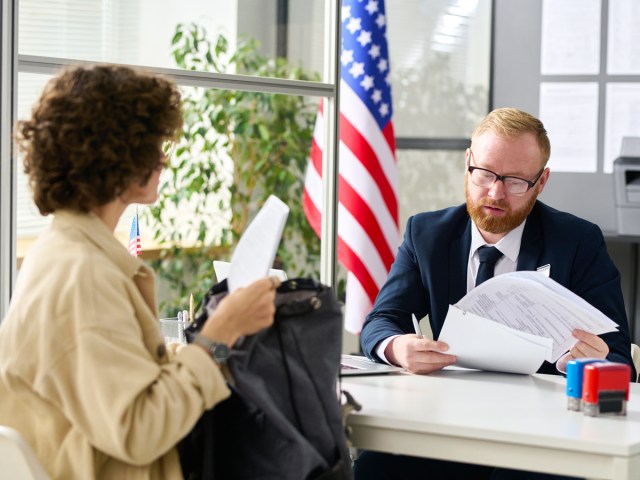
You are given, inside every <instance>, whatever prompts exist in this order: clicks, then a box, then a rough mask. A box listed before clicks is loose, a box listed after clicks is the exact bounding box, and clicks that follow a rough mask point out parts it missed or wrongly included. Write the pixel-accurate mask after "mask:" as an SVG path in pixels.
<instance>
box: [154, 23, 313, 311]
mask: <svg viewBox="0 0 640 480" xmlns="http://www.w3.org/2000/svg"><path fill="white" fill-rule="evenodd" d="M172 53H173V57H174V59H175V61H176V64H177V65H178V66H179V67H180V68H184V69H188V70H198V71H211V72H220V73H247V74H251V75H256V76H264V77H277V78H290V79H300V80H317V79H318V77H317V75H311V74H308V73H306V72H305V71H304V70H303V69H302V68H300V67H298V66H294V65H290V64H289V63H288V62H287V61H286V60H285V59H282V58H276V59H271V58H267V57H265V56H264V55H262V54H261V53H260V51H259V45H258V43H257V42H256V41H255V40H252V39H244V38H241V39H239V40H238V43H237V46H236V48H235V50H234V51H230V49H229V42H228V41H227V39H226V38H225V37H224V36H222V35H220V36H218V37H217V39H215V41H211V40H210V39H209V38H208V37H207V32H206V31H205V30H204V29H203V28H202V27H200V26H198V25H196V24H188V25H182V24H180V25H178V26H177V27H176V32H175V35H174V37H173V40H172ZM183 101H184V112H185V124H184V129H183V132H182V137H181V138H180V140H179V142H178V144H177V146H176V148H175V151H174V153H173V155H172V158H171V159H170V162H169V166H168V168H167V171H166V172H165V174H164V175H163V177H162V179H161V184H160V188H159V198H158V202H157V203H156V204H155V205H154V206H153V207H151V208H150V209H148V210H147V211H146V216H147V220H148V222H149V224H150V225H151V228H152V230H153V236H154V239H155V241H156V242H158V243H159V244H160V245H162V249H161V251H160V254H159V258H158V259H157V260H154V261H153V267H154V268H155V271H156V272H157V274H158V276H159V278H160V280H161V282H162V283H163V284H164V285H165V286H166V287H167V288H168V290H169V292H170V294H169V296H168V298H167V299H165V300H164V301H162V302H161V310H162V314H163V315H173V314H174V313H175V311H176V310H178V309H182V308H184V306H185V305H187V303H188V299H189V295H190V293H192V292H196V296H197V293H200V294H202V293H203V292H204V291H206V289H208V288H209V287H210V286H211V284H212V283H213V278H214V277H213V267H212V260H214V259H228V258H229V257H230V255H231V252H232V250H233V246H234V244H235V242H236V241H237V240H238V238H239V236H240V235H241V234H242V232H243V231H244V229H245V227H246V225H247V224H248V222H249V221H250V220H251V218H252V216H253V215H254V214H255V213H257V211H258V209H259V208H260V206H261V205H262V203H263V202H264V201H265V200H266V198H267V197H268V196H269V195H270V194H274V195H276V196H278V197H279V198H280V199H281V200H283V201H284V202H285V203H287V204H288V205H289V207H290V209H291V210H290V213H289V217H288V221H287V225H286V227H285V232H284V234H283V241H282V243H281V246H280V249H279V250H278V255H277V261H278V263H279V267H281V268H284V269H285V270H286V271H287V273H288V274H289V275H290V276H298V275H311V276H317V269H318V265H319V250H320V242H319V239H318V238H317V236H316V235H315V233H314V232H313V230H312V229H311V227H310V226H309V224H308V223H307V220H306V218H305V216H304V212H303V209H302V193H303V188H304V173H305V169H306V165H307V157H308V154H309V150H310V147H311V139H312V135H313V126H314V121H315V115H316V111H317V102H316V101H309V99H307V98H304V97H299V96H291V95H276V94H268V93H256V92H243V91H234V90H218V89H202V88H199V89H196V88H185V89H183Z"/></svg>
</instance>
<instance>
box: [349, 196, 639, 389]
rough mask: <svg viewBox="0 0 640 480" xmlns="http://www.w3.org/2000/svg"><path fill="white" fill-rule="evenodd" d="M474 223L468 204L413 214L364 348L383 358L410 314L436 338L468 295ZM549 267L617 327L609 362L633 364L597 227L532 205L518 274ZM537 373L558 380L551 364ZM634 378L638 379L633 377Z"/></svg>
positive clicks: (408, 326) (610, 338)
mask: <svg viewBox="0 0 640 480" xmlns="http://www.w3.org/2000/svg"><path fill="white" fill-rule="evenodd" d="M470 248H471V219H470V217H469V215H468V213H467V209H466V205H460V206H458V207H451V208H447V209H445V210H439V211H436V212H425V213H420V214H418V215H415V216H413V217H411V218H410V219H409V221H408V222H407V228H406V232H405V236H404V241H403V243H402V245H401V246H400V249H399V250H398V255H397V257H396V260H395V262H394V263H393V266H392V267H391V271H390V273H389V278H388V280H387V282H386V283H385V284H384V286H383V287H382V289H381V290H380V293H379V294H378V297H377V298H376V301H375V303H374V305H373V309H372V311H371V312H370V313H369V315H367V319H366V321H365V324H364V326H363V328H362V332H361V334H360V343H361V345H362V349H363V351H364V353H365V355H367V356H368V357H369V358H372V359H374V360H380V359H379V358H378V357H377V355H376V353H375V347H376V345H377V344H378V343H379V342H381V341H382V340H384V339H385V338H387V337H390V336H392V335H402V334H405V333H413V332H414V330H413V324H412V322H411V313H415V314H416V317H418V318H422V317H424V316H425V315H427V314H429V321H430V323H431V329H432V331H433V336H434V338H435V339H437V338H438V336H439V335H440V331H441V330H442V325H443V324H444V320H445V317H446V316H447V311H448V309H449V305H450V304H451V305H453V304H455V303H456V302H458V300H460V299H461V298H462V297H463V296H464V295H465V294H466V292H467V268H468V261H469V249H470ZM544 265H550V266H551V269H550V273H551V275H550V276H551V278H552V279H554V280H555V281H556V282H558V283H560V284H562V285H564V286H565V287H567V288H568V289H569V290H571V291H572V292H574V293H576V294H577V295H579V296H581V297H582V298H584V299H585V300H586V301H587V302H589V303H590V304H591V305H593V306H594V307H596V308H597V309H598V310H600V311H601V312H602V313H604V314H605V315H606V316H607V317H609V318H611V319H612V320H613V321H614V322H616V323H617V324H618V326H619V331H618V332H614V333H607V334H604V335H602V338H603V339H604V340H605V341H606V342H607V344H608V346H609V350H610V352H609V356H608V357H607V358H608V359H609V360H611V361H615V362H623V363H627V364H629V365H631V368H632V370H633V363H632V360H631V343H630V338H629V326H628V322H627V315H626V311H625V306H624V300H623V297H622V289H621V286H620V273H619V272H618V270H617V268H616V267H615V265H614V264H613V262H612V261H611V258H610V257H609V254H608V253H607V249H606V245H605V242H604V237H603V235H602V232H601V231H600V228H599V227H598V226H597V225H595V224H593V223H590V222H588V221H586V220H583V219H581V218H578V217H576V216H574V215H571V214H568V213H565V212H560V211H558V210H555V209H553V208H551V207H549V206H547V205H545V204H543V203H542V202H539V201H537V202H536V204H535V206H534V208H533V210H532V211H531V213H530V214H529V216H528V217H527V222H526V224H525V227H524V232H523V234H522V242H521V246H520V254H519V256H518V266H517V269H518V270H536V269H537V268H538V267H541V266H544ZM539 372H540V373H552V374H558V371H557V369H556V367H555V365H552V364H550V363H548V362H544V364H543V365H542V366H541V367H540V370H539ZM633 378H635V373H634V376H633Z"/></svg>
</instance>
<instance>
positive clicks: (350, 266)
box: [338, 238, 378, 303]
mask: <svg viewBox="0 0 640 480" xmlns="http://www.w3.org/2000/svg"><path fill="white" fill-rule="evenodd" d="M341 252H342V255H340V253H341ZM338 256H339V257H340V262H341V263H342V264H343V265H344V266H345V268H346V269H347V270H349V271H350V272H351V273H353V274H354V275H355V276H356V278H357V279H358V281H359V282H360V285H362V287H363V288H364V291H365V292H366V294H367V296H368V297H369V300H370V301H371V303H373V302H374V301H375V299H376V295H377V294H378V286H377V285H376V282H375V281H374V280H373V278H371V275H370V274H369V270H368V269H367V267H366V266H365V264H364V262H363V261H362V260H360V257H358V256H357V255H355V254H354V253H353V251H351V250H350V249H349V246H348V245H347V244H346V243H344V241H343V240H342V239H341V238H338Z"/></svg>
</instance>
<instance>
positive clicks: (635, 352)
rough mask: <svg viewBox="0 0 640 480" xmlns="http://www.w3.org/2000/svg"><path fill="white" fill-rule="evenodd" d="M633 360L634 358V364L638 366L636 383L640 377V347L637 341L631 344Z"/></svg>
mask: <svg viewBox="0 0 640 480" xmlns="http://www.w3.org/2000/svg"><path fill="white" fill-rule="evenodd" d="M631 360H633V366H634V367H636V374H637V376H636V383H637V382H638V380H639V379H640V347H639V346H638V345H636V344H635V343H632V344H631Z"/></svg>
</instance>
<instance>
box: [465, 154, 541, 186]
mask: <svg viewBox="0 0 640 480" xmlns="http://www.w3.org/2000/svg"><path fill="white" fill-rule="evenodd" d="M469 152H470V153H471V159H472V160H473V161H474V163H475V158H473V151H472V150H471V149H469ZM543 172H544V167H542V170H540V172H538V174H537V175H536V178H535V180H533V181H530V180H525V179H524V178H520V177H512V176H510V175H498V174H497V173H496V172H492V171H491V170H487V169H486V168H480V167H473V166H471V165H469V176H470V177H471V181H472V182H473V184H474V185H477V186H478V187H482V188H491V187H492V186H493V184H494V183H496V181H497V180H500V181H501V182H502V183H503V184H504V188H505V189H506V190H507V192H509V193H510V194H511V195H524V194H525V193H527V192H528V191H529V190H531V189H532V188H533V186H534V185H535V184H536V183H537V182H538V180H540V177H541V176H542V173H543Z"/></svg>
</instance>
